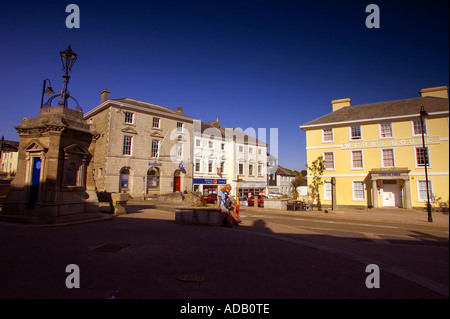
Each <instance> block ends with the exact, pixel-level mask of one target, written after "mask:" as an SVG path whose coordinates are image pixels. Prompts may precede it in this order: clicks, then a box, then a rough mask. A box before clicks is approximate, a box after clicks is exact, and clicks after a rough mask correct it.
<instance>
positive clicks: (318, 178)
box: [306, 156, 325, 210]
mask: <svg viewBox="0 0 450 319" xmlns="http://www.w3.org/2000/svg"><path fill="white" fill-rule="evenodd" d="M306 167H307V168H308V170H310V171H311V173H312V175H313V178H312V181H311V184H310V185H309V186H308V188H309V189H310V190H311V192H310V195H311V202H312V204H313V205H314V202H316V206H317V209H318V210H322V203H321V201H320V191H319V190H320V186H322V185H323V182H322V174H323V171H324V170H325V165H324V163H323V157H322V156H319V157H318V158H317V159H316V160H315V161H314V162H312V163H311V166H309V165H308V164H306Z"/></svg>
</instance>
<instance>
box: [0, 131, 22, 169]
mask: <svg viewBox="0 0 450 319" xmlns="http://www.w3.org/2000/svg"><path fill="white" fill-rule="evenodd" d="M18 146H19V142H15V141H8V140H5V139H4V138H3V136H2V138H1V140H0V173H5V174H15V173H16V172H17V161H18V154H19V153H18V150H17V148H18Z"/></svg>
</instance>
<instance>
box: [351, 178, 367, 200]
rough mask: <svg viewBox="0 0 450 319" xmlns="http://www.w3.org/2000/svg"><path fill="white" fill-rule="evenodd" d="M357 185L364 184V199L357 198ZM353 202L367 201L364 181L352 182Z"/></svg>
mask: <svg viewBox="0 0 450 319" xmlns="http://www.w3.org/2000/svg"><path fill="white" fill-rule="evenodd" d="M355 184H362V191H363V193H362V194H363V197H362V198H360V197H356V193H355V190H356V188H355ZM352 200H353V201H354V202H365V201H366V183H364V181H352Z"/></svg>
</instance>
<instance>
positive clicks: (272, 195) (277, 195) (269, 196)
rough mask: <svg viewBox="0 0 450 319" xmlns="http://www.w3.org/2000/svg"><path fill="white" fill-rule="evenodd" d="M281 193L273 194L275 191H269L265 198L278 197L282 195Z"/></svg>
mask: <svg viewBox="0 0 450 319" xmlns="http://www.w3.org/2000/svg"><path fill="white" fill-rule="evenodd" d="M282 196H283V195H281V194H275V193H271V194H269V195H267V198H279V197H282Z"/></svg>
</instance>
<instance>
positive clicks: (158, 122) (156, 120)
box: [152, 117, 161, 129]
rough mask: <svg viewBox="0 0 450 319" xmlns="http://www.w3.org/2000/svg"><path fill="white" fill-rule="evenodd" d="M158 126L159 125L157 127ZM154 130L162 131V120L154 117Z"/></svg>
mask: <svg viewBox="0 0 450 319" xmlns="http://www.w3.org/2000/svg"><path fill="white" fill-rule="evenodd" d="M155 124H158V125H155ZM152 128H156V129H161V118H159V117H154V118H153V120H152Z"/></svg>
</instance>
